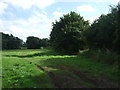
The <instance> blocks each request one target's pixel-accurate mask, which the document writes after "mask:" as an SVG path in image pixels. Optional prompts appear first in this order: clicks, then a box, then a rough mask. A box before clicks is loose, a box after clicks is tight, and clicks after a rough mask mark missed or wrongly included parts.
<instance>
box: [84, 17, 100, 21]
mask: <svg viewBox="0 0 120 90" xmlns="http://www.w3.org/2000/svg"><path fill="white" fill-rule="evenodd" d="M98 17H99V16H92V17H87V18H84V19H85V20H89V22H90V23H92V22H93V21H94V20H96V19H97V18H98Z"/></svg>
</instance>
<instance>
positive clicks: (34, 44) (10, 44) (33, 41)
mask: <svg viewBox="0 0 120 90" xmlns="http://www.w3.org/2000/svg"><path fill="white" fill-rule="evenodd" d="M48 46H49V39H48V38H43V39H40V38H38V37H34V36H29V37H27V40H26V42H23V40H22V39H20V38H18V37H15V36H13V35H12V34H11V35H9V34H4V33H2V49H3V50H4V49H21V48H22V47H26V48H28V49H40V48H41V47H48Z"/></svg>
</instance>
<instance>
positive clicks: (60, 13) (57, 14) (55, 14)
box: [53, 11, 63, 18]
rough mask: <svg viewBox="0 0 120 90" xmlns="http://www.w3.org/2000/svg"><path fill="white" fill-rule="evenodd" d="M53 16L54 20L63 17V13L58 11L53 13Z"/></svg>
mask: <svg viewBox="0 0 120 90" xmlns="http://www.w3.org/2000/svg"><path fill="white" fill-rule="evenodd" d="M53 15H54V17H55V18H56V17H57V18H59V17H61V16H63V13H62V12H60V11H54V12H53Z"/></svg>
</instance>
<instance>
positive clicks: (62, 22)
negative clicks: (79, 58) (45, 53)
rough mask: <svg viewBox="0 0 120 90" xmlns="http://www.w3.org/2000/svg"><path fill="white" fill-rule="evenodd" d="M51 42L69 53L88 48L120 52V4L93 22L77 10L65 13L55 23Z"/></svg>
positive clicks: (57, 48) (60, 49)
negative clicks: (85, 18) (86, 19)
mask: <svg viewBox="0 0 120 90" xmlns="http://www.w3.org/2000/svg"><path fill="white" fill-rule="evenodd" d="M50 42H51V44H52V47H53V48H54V49H55V50H57V51H60V52H61V51H63V52H64V53H69V54H73V53H78V52H79V50H81V49H87V48H89V49H99V50H109V51H115V52H117V53H120V5H119V4H118V5H116V6H111V11H110V13H108V14H107V15H104V14H102V15H101V16H100V17H99V18H98V19H96V20H95V21H94V22H93V23H92V24H90V23H89V22H88V21H85V20H84V18H83V17H82V16H80V15H79V14H77V13H75V12H70V13H68V14H66V15H64V16H63V17H61V18H60V19H59V21H55V22H54V23H53V28H52V32H51V34H50Z"/></svg>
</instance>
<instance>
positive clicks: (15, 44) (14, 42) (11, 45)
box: [2, 33, 23, 49]
mask: <svg viewBox="0 0 120 90" xmlns="http://www.w3.org/2000/svg"><path fill="white" fill-rule="evenodd" d="M22 43H23V40H21V39H19V38H18V37H14V36H13V35H12V34H11V35H9V34H4V33H2V49H19V48H20V47H21V46H22Z"/></svg>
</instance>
